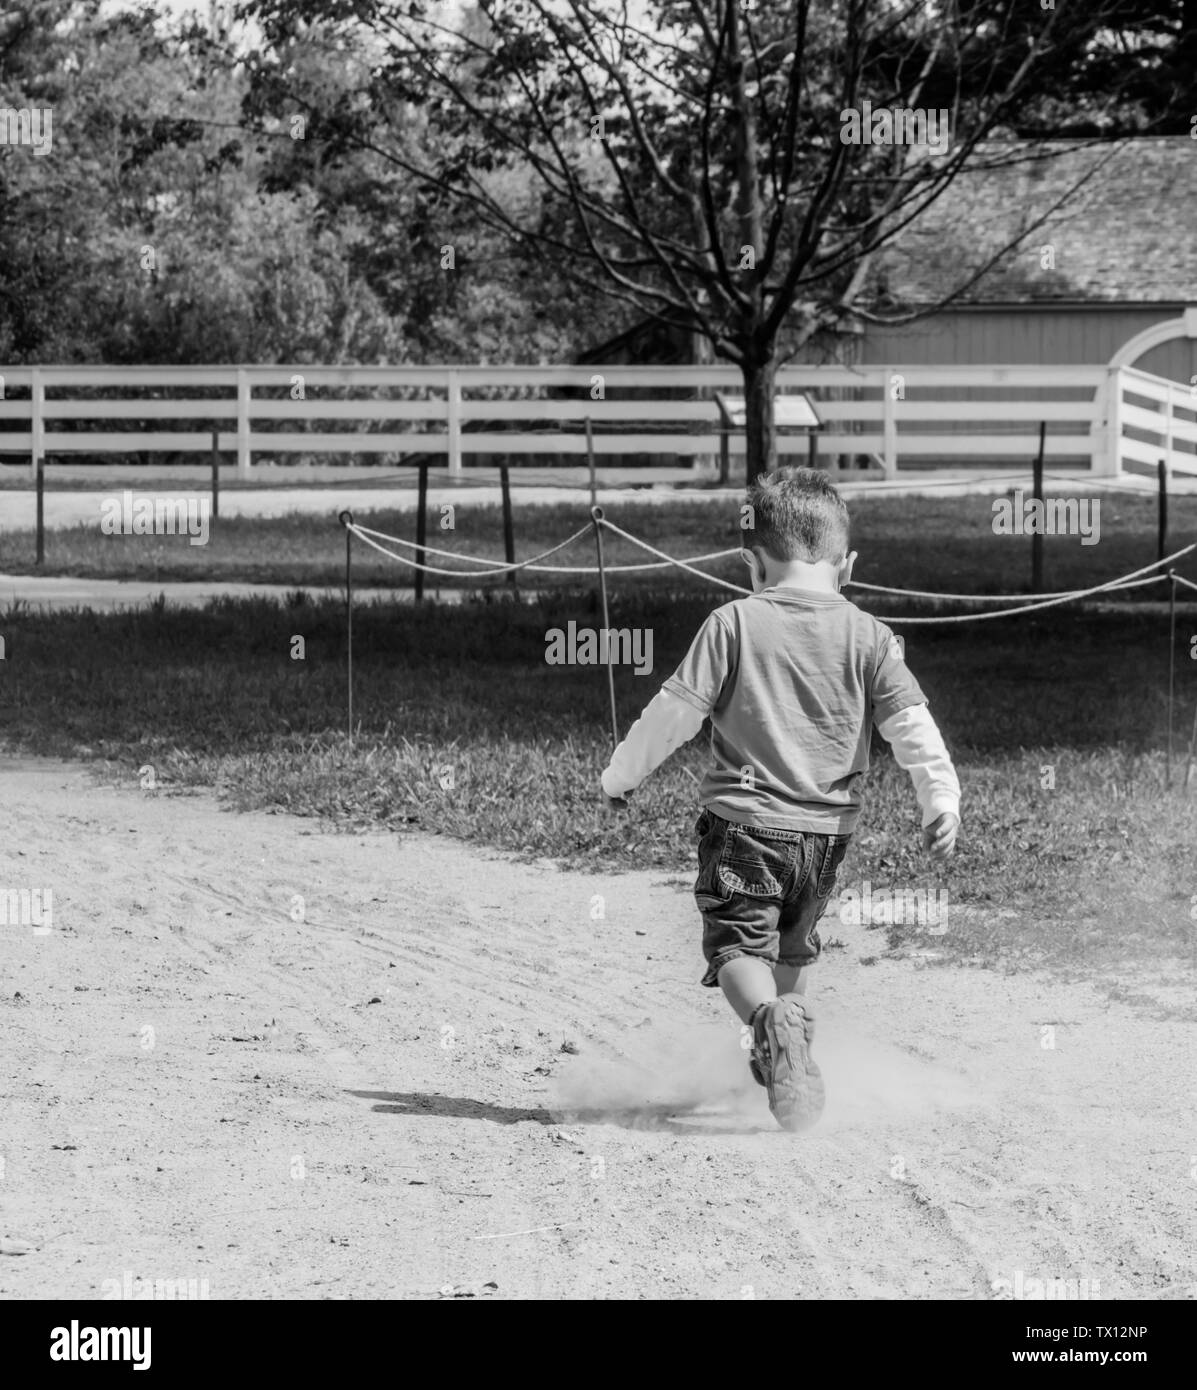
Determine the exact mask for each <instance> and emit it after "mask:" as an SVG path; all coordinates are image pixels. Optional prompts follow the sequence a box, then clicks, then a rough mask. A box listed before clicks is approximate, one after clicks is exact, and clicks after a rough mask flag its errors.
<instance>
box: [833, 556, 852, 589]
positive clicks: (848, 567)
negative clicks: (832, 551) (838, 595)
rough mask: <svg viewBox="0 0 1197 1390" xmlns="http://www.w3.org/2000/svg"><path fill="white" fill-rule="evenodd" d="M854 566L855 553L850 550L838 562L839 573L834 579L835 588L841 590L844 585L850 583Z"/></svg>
mask: <svg viewBox="0 0 1197 1390" xmlns="http://www.w3.org/2000/svg"><path fill="white" fill-rule="evenodd" d="M855 564H856V551H855V550H850V551H849V552H848V553H847V555H845V556H844V558H843V559H842V560H841V561H840V568H839V573H838V574H837V575H836V577H835V586H836V588H837V589H842V588H843V587H844V586H845V585H846V584H850V583H851V582H852V570H853V567H854V566H855Z"/></svg>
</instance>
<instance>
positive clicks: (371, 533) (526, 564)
mask: <svg viewBox="0 0 1197 1390" xmlns="http://www.w3.org/2000/svg"><path fill="white" fill-rule="evenodd" d="M600 512H601V509H600ZM342 515H345V514H344V513H342ZM342 524H343V525H346V529H347V530H350V531H352V532H354V533H355V534H357V535H358V536H360V537H361V539H362V540H363V541H365V543H366V544H367V545H369V546H371V547H372V548H373V549H375V550H377V551H379V553H380V554H383V555H386V556H387V557H388V558H389V559H392V560H397V561H398V562H399V563H400V564H402V565H407V566H408V567H409V568H411V569H419V570H423V571H424V572H425V573H427V574H438V575H444V576H446V577H448V578H453V579H462V578H466V579H474V578H477V579H482V578H488V577H490V576H491V575H499V574H510V573H513V572H516V571H519V570H530V571H534V572H539V573H550V574H576V575H583V574H597V573H599V570H597V569H595V568H591V567H590V566H583V565H541V564H539V563H538V562H539V561H541V560H544V559H546V558H547V557H548V556H550V555H555V554H557V553H558V552H559V551H562V550H564V549H565V548H566V547H567V546H570V545H572V544H573V543H574V542H575V541H577V540H580V539H581V538H582V537H583V536H584V535H586V533H587V532H588V531H591V530H592V529H593V527H594V526H595V525H598V526H602V527H605V528H606V529H607V530H609V531H611V532H612V534H614V535H617V536H620V537H621V538H622V539H623V540H625V541H627V542H628V543H629V544H631V545H634V546H636V547H638V548H639V549H641V550H643V551H645V552H647V553H648V554H650V555H654V556H656V557H657V563H655V564H652V565H618V566H615V565H606V566H604V568H605V570H606V572H608V573H611V572H620V573H625V574H626V573H629V572H639V571H643V570H646V569H663V568H666V567H668V566H673V567H675V568H677V569H681V570H685V571H686V572H687V573H689V574H693V575H695V576H696V577H697V578H699V579H704V580H706V581H707V583H709V584H714V585H716V586H717V587H719V588H721V589H727V590H730V591H731V592H732V593H737V594H745V595H747V594H750V593H751V592H752V590H751V589H747V588H745V587H744V586H743V585H741V584H733V583H731V582H730V581H728V580H725V579H720V578H718V577H717V576H716V575H713V574H708V573H707V572H706V571H705V570H700V569H696V568H695V566H694V564H693V563H692V562H691V560H700V561H708V560H713V559H721V558H724V557H726V556H728V555H734V554H737V553H738V551H737V550H736V549H734V548H732V549H727V550H720V551H712V552H710V553H709V554H706V555H697V556H693V557H691V560H679V559H677V558H676V557H674V556H672V555H667V554H666V553H665V551H663V550H659V549H657V547H656V546H654V545H651V544H650V543H649V542H648V541H645V540H641V539H640V538H639V537H638V536H633V535H632V534H631V533H630V532H628V531H625V530H624V529H623V528H622V527H620V526H617V525H616V524H615V523H614V522H613V521H609V520H608V519H607V518H606V517H604V516H601V515H600V516H599V517H596V518H593V519H592V521H591V523H590V524H589V525H587V526H583V527H581V528H580V529H579V530H577V531H575V532H574V533H573V535H571V536H569V537H567V538H566V539H565V540H564V541H561V542H560V543H559V544H558V545H555V546H553V547H551V548H550V549H548V550H544V551H541V552H540V554H538V555H534V556H532V557H531V558H530V559H528V560H521V561H520V562H518V563H517V564H511V565H508V564H497V563H495V562H494V561H492V560H489V559H485V558H482V557H479V556H473V555H462V554H460V552H456V551H450V550H440V549H437V548H436V547H432V546H427V547H424V549H426V550H428V551H430V552H431V553H432V554H435V555H441V556H446V557H449V558H452V559H457V560H462V561H465V562H467V563H469V564H474V565H481V566H486V568H484V569H478V570H474V571H469V570H460V569H457V570H450V569H443V568H439V567H437V566H434V565H424V564H420V563H419V562H418V561H415V560H411V559H409V558H408V557H407V556H405V555H398V554H396V553H395V552H394V551H391V550H388V549H387V548H386V547H385V546H383V545H380V544H378V542H377V541H376V540H374V539H372V537H375V536H378V537H382V538H383V539H385V540H389V541H393V542H395V543H397V544H399V545H403V546H407V547H409V548H410V549H416V548H418V547H417V546H416V545H415V543H414V542H412V541H408V540H406V539H405V538H403V537H402V536H391V535H388V534H387V533H386V532H385V531H375V530H374V529H373V528H371V527H366V526H360V525H357V524H356V523H354V522H352V521H350V522H348V523H345V522H342ZM1194 550H1197V543H1194V544H1193V545H1188V546H1185V547H1184V548H1183V549H1181V550H1178V551H1175V552H1174V553H1173V554H1172V555H1169V556H1166V557H1164V558H1163V559H1161V560H1156V561H1153V562H1152V563H1151V564H1150V565H1144V566H1143V567H1142V568H1141V569H1137V570H1132V571H1130V572H1129V573H1128V574H1125V575H1120V576H1118V577H1117V578H1115V579H1111V580H1107V581H1106V582H1105V583H1104V584H1096V585H1093V586H1091V587H1089V588H1085V589H1070V590H1064V591H1060V592H1057V593H1054V594H1049V595H1045V596H1044V597H1042V598H1040V599H1036V600H1035V601H1034V602H1032V603H1025V604H1019V605H1018V606H1017V607H1014V608H1004V609H1001V610H998V611H996V612H991V613H956V614H941V615H937V616H933V617H906V616H899V615H893V616H887V617H886V621H887V622H891V623H920V624H923V623H961V622H979V621H983V620H985V619H988V618H1006V617H1013V616H1016V615H1018V614H1022V613H1034V612H1039V611H1041V610H1042V609H1046V608H1055V607H1058V606H1059V605H1060V604H1062V603H1071V602H1073V601H1074V600H1076V599H1082V598H1091V597H1093V596H1094V595H1096V594H1103V593H1117V592H1121V591H1122V590H1124V589H1133V588H1139V587H1142V586H1143V585H1146V584H1155V583H1158V582H1160V581H1161V580H1163V579H1164V578H1165V577H1166V576H1164V575H1162V574H1152V573H1151V572H1152V571H1153V570H1157V569H1159V568H1161V567H1162V566H1164V565H1170V564H1172V563H1173V562H1174V561H1176V560H1178V559H1181V558H1182V557H1183V556H1185V555H1188V554H1190V553H1191V552H1192V551H1194ZM1173 578H1174V581H1175V582H1176V583H1180V584H1184V585H1186V587H1188V588H1191V589H1195V590H1197V584H1194V583H1192V582H1191V581H1189V580H1185V579H1182V578H1181V577H1180V576H1179V575H1176V576H1173ZM848 587H851V588H855V589H862V590H867V591H869V592H873V593H883V594H895V595H899V596H901V597H904V598H927V599H933V600H942V601H948V602H964V603H1002V602H1008V601H1011V600H1017V599H1019V598H1022V597H1023V595H1020V594H942V593H935V592H932V591H931V590H926V589H897V588H893V587H891V586H889V585H883V584H867V583H865V582H863V581H861V580H853V581H851V583H850V585H849V586H848Z"/></svg>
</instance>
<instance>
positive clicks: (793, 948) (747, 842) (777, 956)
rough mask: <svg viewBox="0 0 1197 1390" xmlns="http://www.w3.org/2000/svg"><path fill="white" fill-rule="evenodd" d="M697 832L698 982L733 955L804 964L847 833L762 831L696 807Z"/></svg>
mask: <svg viewBox="0 0 1197 1390" xmlns="http://www.w3.org/2000/svg"><path fill="white" fill-rule="evenodd" d="M694 833H695V834H696V835H697V836H698V842H699V843H698V878H697V880H696V881H695V884H694V898H695V901H696V902H697V903H698V910H699V912H701V913H702V923H703V930H702V949H703V954H704V955H705V956H706V959H707V972H706V974H705V975H704V976H703V977H702V983H703V984H704V985H715V984H716V983H717V980H716V976H717V975H718V974H719V971H720V969H721V968H722V967H723V966H724V965H726V964H727V962H728V961H729V960H733V959H734V958H735V957H736V956H757V957H759V958H760V959H761V960H763V961H767V962H768V963H769V964H770V965H775V964H781V965H795V966H802V965H810V964H811V962H812V961H815V960H817V959H818V958H819V952H820V950H821V949H822V942H821V941H820V939H819V933H818V930H817V923H818V921H819V918H820V917H822V915H823V913H824V911H825V910H826V908H827V903H828V901H829V900H830V898H831V894H832V890H833V889H834V888H835V878H836V873H837V872H838V870H839V867H840V862H841V860H842V859H843V857H844V855H845V853H846V852H847V849H848V842H849V841H850V840H851V838H852V836H851V834H850V833H849V834H846V835H819V834H815V833H814V832H812V831H807V830H768V829H765V828H764V827H762V826H759V825H738V824H735V823H733V822H732V821H726V820H723V819H722V818H721V817H720V816H717V815H715V814H714V812H713V811H704V812H703V813H702V815H701V816H699V818H698V823H697V824H696V825H695V827H694Z"/></svg>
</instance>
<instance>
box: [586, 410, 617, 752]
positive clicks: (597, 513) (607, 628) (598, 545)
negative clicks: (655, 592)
mask: <svg viewBox="0 0 1197 1390" xmlns="http://www.w3.org/2000/svg"><path fill="white" fill-rule="evenodd" d="M589 423H590V422H589V421H587V425H588V426H589ZM590 519H591V521H593V522H594V548H595V550H596V552H597V554H598V572H599V589H600V590H601V592H602V595H603V636H604V638H605V639H606V643H607V662H606V666H607V693H608V695H609V696H610V700H611V751H612V752H614V751H615V749H616V748H618V747H619V718H618V716H617V715H616V712H615V665H614V663H613V662H612V660H611V616H610V613H609V612H608V610H607V571H606V568H605V566H604V564H603V509H602V507H600V506H598V504H597V503H596V504H595V505H594V506H592V507H591V508H590Z"/></svg>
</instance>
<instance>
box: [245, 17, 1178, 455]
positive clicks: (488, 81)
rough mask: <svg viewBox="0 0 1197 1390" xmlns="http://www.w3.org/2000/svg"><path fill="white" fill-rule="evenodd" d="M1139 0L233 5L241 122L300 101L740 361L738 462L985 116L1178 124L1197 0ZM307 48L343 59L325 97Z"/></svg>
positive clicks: (329, 130)
mask: <svg viewBox="0 0 1197 1390" xmlns="http://www.w3.org/2000/svg"><path fill="white" fill-rule="evenodd" d="M1147 8H1148V11H1149V13H1150V15H1151V17H1152V18H1151V26H1150V31H1149V32H1147V31H1139V30H1136V29H1135V21H1134V19H1133V15H1132V11H1131V9H1130V7H1129V6H1128V5H1127V4H1126V3H1125V0H1091V3H1086V4H1084V5H1079V4H1075V3H1071V0H1068V2H1067V3H1066V2H1065V0H1061V3H1059V4H1058V5H1051V4H1047V5H1046V6H1045V5H1034V4H1031V3H1028V2H1027V0H956V2H955V3H952V0H824V3H822V4H818V5H815V4H812V3H811V0H640V2H639V3H635V4H634V3H631V0H623V2H622V3H611V2H610V0H601V2H600V0H478V3H477V4H476V5H475V6H474V7H473V8H472V9H468V10H466V11H465V12H464V14H462V13H460V12H458V11H457V10H455V9H453V8H451V7H448V6H446V5H440V4H433V3H429V0H403V2H402V3H394V0H354V2H353V3H352V4H346V3H345V2H344V0H246V3H244V4H243V6H242V8H241V11H240V13H241V14H242V15H243V16H244V17H247V18H250V19H252V20H253V21H254V24H255V25H256V26H257V29H258V31H259V32H260V34H261V36H262V37H261V42H260V43H259V44H258V45H257V48H256V51H254V52H253V53H252V54H251V55H249V58H248V68H249V71H250V74H251V82H252V92H251V98H250V101H249V103H248V108H247V109H248V112H249V115H250V117H251V119H253V120H255V121H258V122H265V121H267V120H268V119H269V118H270V117H272V116H273V117H274V118H275V119H279V118H281V117H283V116H285V115H286V114H287V113H294V112H302V113H303V114H304V116H305V119H306V120H307V122H308V131H309V135H310V136H311V137H312V138H313V139H314V140H316V141H317V142H318V143H319V146H320V150H321V158H323V159H327V160H329V161H330V162H332V163H335V162H336V161H338V160H341V159H344V158H346V157H347V156H348V155H349V153H350V152H351V151H369V152H370V153H371V154H372V155H373V156H374V157H375V158H376V159H377V160H378V161H379V162H380V164H385V165H389V166H390V168H391V169H392V170H393V171H395V172H396V173H397V174H399V175H402V180H401V181H400V184H399V188H400V189H401V193H400V198H401V205H403V201H406V202H407V203H408V204H410V203H411V200H412V199H413V198H416V199H417V204H416V205H422V206H424V207H425V208H427V209H428V210H430V211H435V212H436V214H437V215H438V216H442V217H443V216H446V215H448V216H451V217H453V218H457V219H460V220H461V225H469V226H471V227H476V228H480V229H485V230H486V232H487V233H489V234H490V235H491V236H493V237H494V238H495V239H496V241H495V242H494V243H493V244H499V243H506V244H507V245H508V246H509V247H510V248H512V249H513V250H515V251H518V252H520V253H521V254H522V255H523V256H524V257H526V258H527V259H528V260H529V261H531V262H532V263H534V264H537V265H538V266H540V267H541V268H542V271H543V273H544V274H545V276H546V280H548V282H549V283H552V284H553V285H554V287H556V286H557V285H558V284H561V285H564V286H566V287H568V291H567V292H568V293H569V294H570V295H571V296H576V295H578V294H586V295H590V296H593V295H596V294H604V295H606V296H608V297H610V298H611V299H612V300H613V301H614V302H616V303H617V304H619V305H620V306H622V308H623V312H624V313H625V314H629V313H634V314H636V315H638V316H642V317H648V318H650V319H653V320H656V321H657V322H659V323H661V324H663V325H666V326H668V327H670V328H672V329H677V330H680V331H685V332H697V333H699V334H700V335H701V336H702V338H703V339H705V341H706V342H707V343H708V344H709V345H710V347H711V349H712V351H713V352H714V354H715V355H716V356H717V357H719V358H721V359H723V360H726V361H729V362H733V363H736V364H737V365H738V366H739V367H740V369H741V371H742V373H743V378H744V386H745V394H746V397H747V402H748V415H747V449H748V461H749V473H750V476H752V475H754V474H756V473H757V472H759V471H761V470H763V469H766V468H769V467H772V466H773V464H774V462H775V458H776V445H775V437H774V429H773V411H772V401H773V393H774V381H775V373H776V369H777V367H778V365H779V363H780V362H781V361H782V360H783V359H784V358H785V356H786V355H787V354H789V353H792V352H793V351H794V350H796V348H797V347H799V346H801V345H802V344H803V343H805V342H807V341H809V340H810V339H811V338H812V337H813V336H814V335H816V334H821V333H823V332H825V331H827V330H829V329H834V328H836V327H837V326H838V325H840V324H841V323H842V322H843V320H844V318H845V316H847V315H848V314H850V313H853V312H855V311H858V310H859V309H861V308H862V307H864V305H863V302H862V295H863V293H864V291H865V286H866V279H867V277H866V275H865V270H866V268H867V265H868V263H869V260H870V258H871V257H873V256H874V255H875V254H876V253H877V252H878V251H879V250H880V249H881V248H882V247H884V246H885V245H886V244H887V243H888V242H889V241H890V240H891V239H892V238H893V237H894V236H895V235H897V234H898V233H899V232H900V231H901V230H902V228H903V227H905V226H906V225H907V224H908V223H909V222H910V221H911V220H912V219H914V218H915V217H917V216H918V214H919V212H920V211H921V210H922V209H923V208H925V207H927V206H928V205H929V204H930V203H931V202H933V201H934V200H935V199H937V198H939V197H941V196H943V195H944V194H945V192H947V191H948V190H950V186H951V183H952V181H953V179H954V178H955V177H956V176H957V174H958V173H959V172H960V170H961V169H962V168H964V167H969V166H975V165H976V164H977V163H979V162H983V161H985V160H987V159H990V160H992V159H997V160H1000V159H1002V158H1004V157H1008V156H1004V155H1003V154H1002V153H1001V152H1000V151H999V152H997V153H994V150H993V148H992V147H990V146H989V145H987V144H986V143H985V142H986V137H987V136H988V135H989V134H990V133H991V132H992V131H994V130H995V129H998V128H1004V129H1006V130H1011V129H1012V130H1014V131H1016V132H1017V131H1024V130H1025V131H1028V132H1030V133H1039V134H1049V133H1050V134H1054V135H1058V134H1060V133H1061V126H1062V125H1064V126H1067V124H1068V120H1067V119H1063V118H1069V119H1071V120H1072V121H1073V122H1075V123H1077V124H1079V126H1080V127H1082V128H1083V127H1084V125H1085V122H1088V123H1089V124H1090V125H1091V126H1093V127H1095V128H1097V129H1099V130H1100V131H1101V132H1102V133H1111V134H1112V133H1117V132H1119V131H1122V132H1125V131H1126V130H1131V129H1146V128H1151V129H1158V128H1161V127H1162V125H1164V124H1166V123H1167V121H1169V120H1173V121H1175V120H1176V119H1177V117H1178V113H1179V112H1180V111H1181V110H1183V107H1184V96H1185V86H1186V79H1185V75H1184V70H1183V67H1182V65H1180V64H1179V63H1178V62H1177V61H1176V60H1175V59H1176V54H1177V53H1178V52H1179V51H1180V50H1182V49H1185V43H1186V42H1187V40H1185V38H1184V35H1185V32H1186V31H1185V28H1184V26H1185V23H1186V22H1187V21H1188V20H1191V19H1192V9H1193V6H1192V4H1191V3H1190V0H1186V3H1185V4H1183V5H1177V4H1161V3H1159V2H1158V0H1157V2H1156V3H1155V4H1154V5H1153V4H1150V3H1149V4H1148V7H1147ZM1128 35H1129V36H1132V37H1134V36H1136V35H1138V36H1139V37H1141V38H1143V40H1144V41H1143V42H1142V43H1138V44H1136V43H1130V44H1128V43H1127V41H1126V40H1127V36H1128ZM1185 51H1187V52H1191V51H1192V49H1191V46H1190V47H1189V48H1188V49H1185ZM320 53H324V54H325V55H331V54H335V55H339V66H338V81H337V83H336V84H335V88H334V90H331V91H330V90H329V88H328V86H327V83H326V73H325V71H324V70H323V69H322V68H321V64H320V60H319V59H318V57H317V56H316V55H318V54H320ZM1095 68H1097V69H1099V70H1100V71H1101V73H1102V82H1103V87H1102V89H1101V91H1100V92H1099V91H1098V90H1097V84H1096V82H1095V78H1094V71H1095ZM1165 71H1166V73H1167V75H1168V77H1167V82H1166V83H1164V84H1163V85H1162V86H1161V82H1160V79H1161V74H1163V73H1164V72H1165ZM1153 72H1154V75H1155V85H1154V86H1152V85H1151V83H1150V82H1149V80H1148V79H1149V77H1150V75H1151V74H1152V73H1153ZM1188 80H1189V81H1190V82H1191V77H1190V78H1189V79H1188ZM1153 92H1154V93H1155V96H1154V98H1153V97H1152V93H1153ZM1161 92H1162V93H1163V95H1162V97H1161V95H1160V94H1161ZM1189 95H1190V96H1191V92H1190V93H1189ZM866 102H867V103H869V104H870V106H871V108H873V109H874V110H876V109H881V110H885V111H891V110H894V109H900V110H928V109H929V110H931V111H933V112H937V111H939V110H944V111H946V112H947V113H948V117H949V122H950V125H949V129H950V141H949V142H948V144H947V146H946V148H944V149H942V150H941V151H940V152H939V153H934V152H932V150H931V149H930V148H929V142H928V141H927V140H923V142H921V143H894V142H887V141H886V140H885V139H884V138H881V139H878V140H870V141H867V142H866V140H865V139H864V136H863V130H864V128H865V127H866V126H868V128H869V130H870V132H872V130H873V127H872V126H870V125H869V121H868V115H867V113H866V111H865V103H866ZM852 113H855V115H856V120H857V122H858V123H859V132H858V133H859V136H860V138H859V140H858V141H857V142H853V140H852V138H851V137H852V135H853V126H852V124H851V117H852ZM925 133H926V132H924V134H925ZM1064 133H1068V132H1067V130H1065V131H1064ZM417 195H418V196H417ZM1028 230H1032V229H1028ZM1005 249H1007V248H1002V251H1004V250H1005ZM999 254H1001V253H1000V252H999ZM421 264H422V262H421ZM550 268H551V269H550ZM982 269H984V268H982ZM976 278H977V276H976V274H974V275H972V276H971V278H970V280H969V281H968V282H967V283H971V281H972V280H975V279H976ZM967 283H962V284H959V285H945V286H944V289H943V298H942V301H941V302H942V303H946V302H948V301H949V300H951V299H952V298H953V297H954V296H956V295H958V294H960V293H961V292H963V290H964V289H965V288H967Z"/></svg>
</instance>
